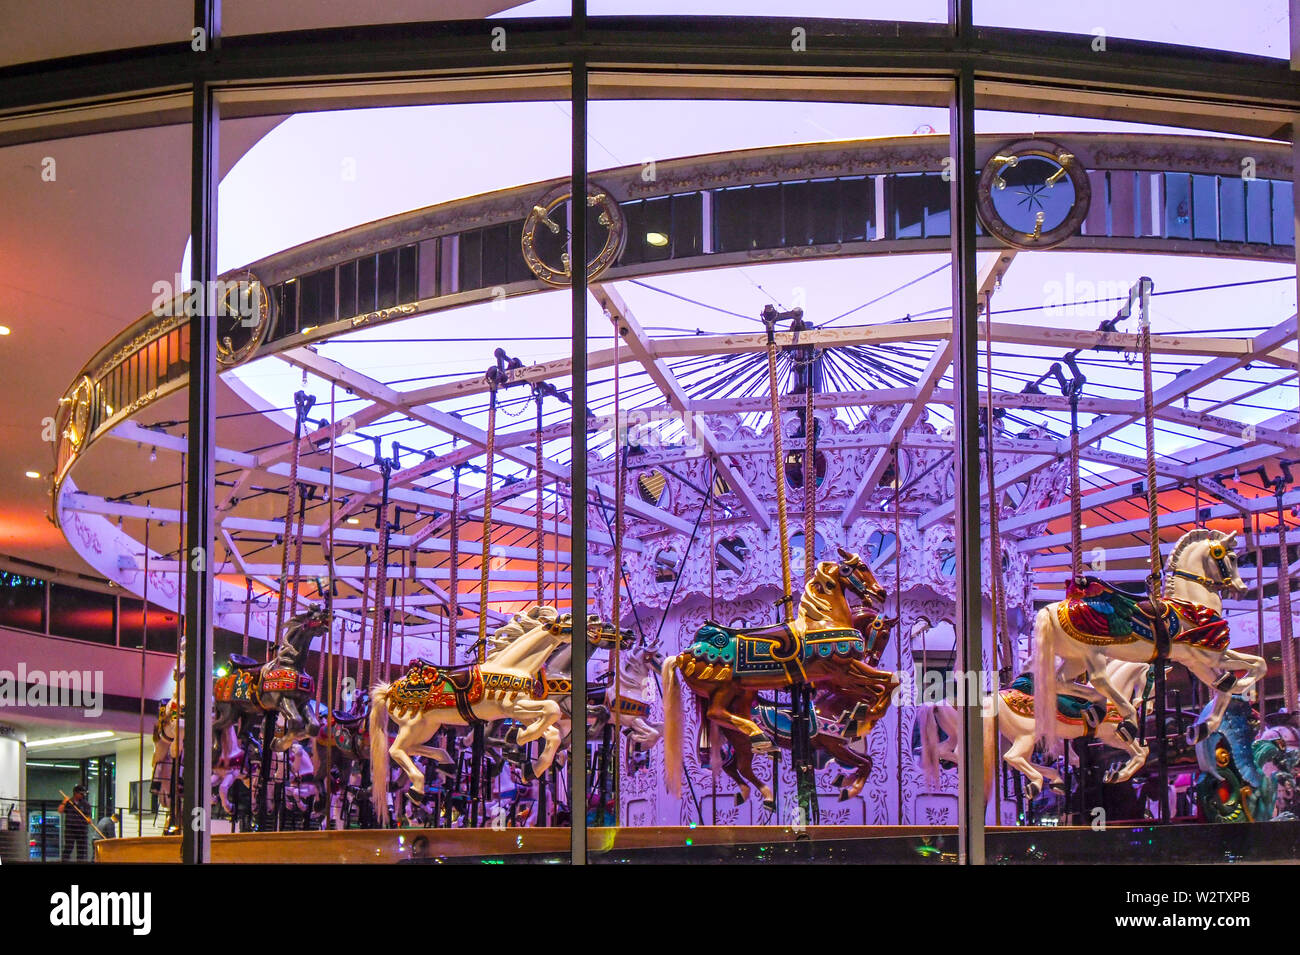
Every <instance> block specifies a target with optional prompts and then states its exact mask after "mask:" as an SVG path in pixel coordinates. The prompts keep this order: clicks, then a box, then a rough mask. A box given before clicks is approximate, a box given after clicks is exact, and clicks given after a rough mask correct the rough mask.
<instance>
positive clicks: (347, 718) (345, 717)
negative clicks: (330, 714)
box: [334, 710, 366, 727]
mask: <svg viewBox="0 0 1300 955" xmlns="http://www.w3.org/2000/svg"><path fill="white" fill-rule="evenodd" d="M365 718H366V714H365V713H345V712H344V711H343V710H335V711H334V722H335V723H338V724H341V725H343V726H348V727H352V726H356V725H357V724H358V723H360V722H361V721H362V720H364V719H365Z"/></svg>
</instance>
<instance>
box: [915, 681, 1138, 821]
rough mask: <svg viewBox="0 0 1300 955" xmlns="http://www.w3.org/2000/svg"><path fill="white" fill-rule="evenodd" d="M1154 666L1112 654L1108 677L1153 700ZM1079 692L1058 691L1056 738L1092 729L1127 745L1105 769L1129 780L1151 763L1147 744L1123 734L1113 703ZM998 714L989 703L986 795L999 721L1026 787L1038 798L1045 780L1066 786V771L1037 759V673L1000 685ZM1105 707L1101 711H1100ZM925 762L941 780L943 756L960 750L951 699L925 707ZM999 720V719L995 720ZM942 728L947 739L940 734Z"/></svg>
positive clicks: (932, 779) (929, 773)
mask: <svg viewBox="0 0 1300 955" xmlns="http://www.w3.org/2000/svg"><path fill="white" fill-rule="evenodd" d="M1154 677H1155V669H1154V668H1153V667H1152V666H1151V665H1150V664H1147V663H1131V662H1127V661H1124V660H1111V661H1110V662H1109V663H1107V664H1106V678H1107V680H1108V682H1109V683H1110V685H1111V686H1113V687H1115V688H1116V689H1117V690H1118V691H1119V692H1120V693H1122V694H1123V695H1124V697H1125V699H1128V700H1134V699H1136V700H1138V701H1139V702H1141V701H1143V700H1149V699H1150V698H1151V693H1152V691H1153V689H1154V682H1155V681H1154ZM1074 687H1075V688H1076V692H1075V693H1060V694H1057V697H1056V738H1057V739H1067V740H1069V739H1081V738H1082V737H1085V736H1088V735H1090V734H1095V736H1096V738H1097V739H1098V740H1100V741H1101V742H1103V743H1105V744H1106V745H1107V746H1111V747H1113V748H1115V749H1122V750H1127V751H1128V753H1129V759H1128V761H1127V762H1125V763H1124V764H1123V765H1118V764H1117V765H1115V766H1112V767H1111V768H1110V769H1108V770H1107V771H1106V782H1108V783H1122V782H1128V780H1130V779H1132V778H1133V776H1134V775H1136V773H1137V771H1138V770H1139V769H1141V768H1142V767H1143V766H1144V765H1146V761H1147V755H1148V748H1147V747H1146V746H1143V745H1142V744H1141V743H1139V742H1138V741H1137V740H1136V739H1129V740H1125V739H1123V738H1122V737H1121V736H1120V733H1119V724H1120V721H1121V720H1122V719H1123V717H1122V715H1121V714H1120V712H1119V710H1118V709H1117V708H1116V707H1114V706H1105V707H1103V706H1102V704H1100V703H1098V702H1097V701H1095V700H1091V699H1088V698H1087V697H1084V696H1081V695H1079V693H1080V692H1081V691H1082V690H1083V687H1081V686H1079V685H1078V684H1074ZM993 702H994V706H995V707H996V711H997V712H996V715H990V713H989V712H988V708H987V706H986V707H985V712H984V716H983V722H984V757H985V769H984V783H985V797H986V798H987V795H988V792H989V791H990V789H991V786H992V782H993V771H992V770H993V754H994V752H995V743H996V740H995V739H994V738H993V728H994V726H995V725H996V727H997V730H998V732H999V733H1001V735H1002V737H1003V739H1006V740H1008V741H1009V742H1010V744H1011V745H1010V746H1008V747H1007V750H1006V752H1005V753H1004V754H1003V756H1002V758H1003V759H1004V760H1006V762H1007V763H1008V764H1009V765H1010V766H1011V767H1012V768H1013V769H1016V770H1018V771H1019V772H1020V773H1022V774H1023V775H1024V777H1025V779H1026V781H1027V784H1026V792H1027V793H1028V794H1029V798H1030V799H1033V798H1034V797H1035V796H1037V795H1038V794H1039V793H1041V792H1042V791H1043V785H1044V782H1046V783H1047V785H1049V786H1050V787H1051V788H1052V789H1054V790H1056V791H1057V792H1062V791H1063V784H1062V781H1061V774H1060V773H1059V772H1057V771H1056V769H1054V768H1053V767H1051V766H1044V765H1040V764H1038V763H1035V762H1034V761H1033V759H1032V757H1033V755H1034V746H1035V744H1036V742H1037V740H1038V736H1037V733H1036V731H1035V722H1036V721H1035V718H1034V706H1035V694H1034V676H1033V674H1032V673H1022V674H1021V675H1020V676H1018V677H1017V678H1016V679H1015V680H1014V681H1013V682H1012V683H1011V685H1010V686H1008V687H1006V688H1004V689H1002V690H999V691H998V692H997V694H996V696H995V698H994V701H993ZM1099 710H1100V711H1101V712H1100V713H1098V712H1097V711H1099ZM920 719H921V768H922V772H923V773H924V775H925V778H926V780H927V781H928V782H929V783H930V785H932V786H937V785H938V783H939V773H940V760H943V761H945V762H950V763H956V762H957V761H958V757H959V755H960V752H961V747H960V739H961V715H960V714H959V713H958V712H957V708H956V707H955V706H953V704H952V703H949V702H943V703H936V704H932V705H930V706H924V707H922V708H921V713H920ZM995 721H996V722H995ZM941 733H942V734H943V737H942V739H941V738H940V734H941Z"/></svg>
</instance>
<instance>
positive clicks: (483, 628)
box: [478, 378, 497, 663]
mask: <svg viewBox="0 0 1300 955" xmlns="http://www.w3.org/2000/svg"><path fill="white" fill-rule="evenodd" d="M488 387H489V388H490V389H491V390H490V391H489V393H488V395H489V397H488V427H487V448H486V449H485V450H486V454H487V462H486V464H485V465H484V469H483V470H484V475H485V476H484V479H483V480H484V484H483V553H482V560H481V561H480V567H479V595H478V662H479V663H482V662H483V661H484V660H486V659H487V610H488V608H487V604H488V561H489V560H490V559H491V556H492V457H493V455H494V454H495V453H496V433H497V380H496V379H495V378H492V379H491V380H490V381H489V382H488Z"/></svg>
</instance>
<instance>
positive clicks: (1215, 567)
mask: <svg viewBox="0 0 1300 955" xmlns="http://www.w3.org/2000/svg"><path fill="white" fill-rule="evenodd" d="M1236 541H1237V535H1236V533H1235V532H1233V533H1227V534H1225V533H1223V532H1222V531H1217V530H1211V529H1209V528H1196V529H1194V530H1190V531H1188V532H1187V533H1186V534H1184V535H1183V536H1182V537H1180V538H1179V539H1178V543H1177V544H1175V545H1174V549H1173V551H1172V552H1171V553H1170V555H1169V559H1168V560H1167V561H1166V563H1165V576H1166V586H1165V593H1164V594H1163V596H1162V599H1161V603H1162V604H1163V605H1164V613H1163V615H1162V617H1161V619H1160V620H1157V619H1156V612H1155V610H1154V609H1153V608H1152V606H1151V604H1150V602H1149V601H1145V600H1140V599H1138V598H1137V597H1135V596H1133V595H1131V594H1127V593H1125V592H1124V591H1122V590H1117V589H1116V588H1114V587H1112V586H1111V585H1110V584H1107V583H1105V582H1103V581H1101V580H1098V579H1096V578H1095V577H1088V578H1085V579H1084V580H1083V581H1081V582H1071V583H1070V584H1069V585H1068V586H1067V589H1066V597H1065V599H1064V600H1060V601H1057V602H1055V603H1051V604H1048V605H1047V606H1046V607H1044V608H1043V609H1042V610H1040V611H1039V612H1038V617H1037V620H1036V621H1035V624H1034V664H1033V673H1034V695H1035V700H1034V712H1035V713H1036V714H1037V724H1036V727H1035V730H1036V732H1037V733H1038V734H1039V735H1041V736H1043V737H1044V738H1045V739H1047V740H1048V741H1049V742H1050V741H1051V739H1052V738H1053V734H1055V732H1056V727H1057V721H1056V720H1055V719H1053V718H1051V717H1050V716H1049V714H1051V713H1053V712H1054V710H1055V706H1054V703H1053V700H1052V697H1053V696H1055V695H1057V694H1065V695H1067V696H1070V695H1079V693H1080V692H1082V693H1083V694H1084V695H1085V696H1087V697H1088V698H1089V699H1093V700H1096V701H1097V702H1102V703H1104V702H1107V701H1109V702H1110V703H1112V704H1114V705H1115V706H1116V707H1117V708H1118V709H1119V712H1120V715H1121V719H1120V723H1119V726H1118V728H1117V731H1118V732H1119V734H1120V738H1121V739H1123V740H1126V741H1128V740H1132V739H1133V738H1134V737H1136V735H1137V711H1136V710H1135V709H1134V707H1133V704H1132V703H1131V702H1130V701H1129V700H1127V699H1125V698H1124V696H1123V695H1122V694H1121V693H1120V692H1119V691H1118V690H1116V688H1115V687H1114V686H1113V685H1111V683H1110V682H1109V681H1108V680H1107V677H1106V661H1107V660H1128V661H1131V662H1144V663H1145V662H1150V661H1151V660H1154V659H1155V656H1156V631H1157V629H1163V630H1164V632H1165V633H1166V634H1167V635H1168V638H1169V659H1170V660H1172V661H1174V662H1176V663H1182V664H1183V665H1185V666H1186V667H1187V669H1188V670H1190V671H1191V672H1192V674H1193V675H1194V676H1195V677H1196V678H1197V679H1198V680H1200V681H1201V682H1202V683H1204V684H1205V685H1206V686H1208V687H1210V688H1211V689H1213V690H1214V691H1215V692H1216V693H1217V696H1216V697H1215V699H1214V701H1213V706H1212V707H1211V710H1210V712H1209V714H1208V716H1207V718H1206V719H1205V721H1204V722H1198V723H1197V724H1196V725H1195V726H1193V727H1192V728H1191V730H1190V731H1189V732H1190V733H1192V734H1196V735H1195V736H1194V738H1189V742H1193V743H1194V742H1196V741H1197V740H1198V739H1204V738H1205V737H1206V736H1208V735H1209V734H1211V733H1213V732H1214V731H1216V730H1217V729H1218V728H1219V723H1220V721H1221V720H1222V719H1223V714H1224V712H1225V711H1226V709H1227V707H1228V701H1229V700H1230V699H1231V698H1232V696H1233V695H1234V694H1242V693H1245V692H1247V691H1248V690H1250V689H1251V688H1252V687H1253V686H1254V685H1255V684H1256V683H1258V682H1259V680H1260V679H1262V678H1263V676H1264V674H1265V672H1266V671H1267V669H1268V665H1267V664H1266V663H1265V662H1264V660H1263V659H1262V658H1261V657H1257V656H1254V655H1252V654H1249V653H1242V652H1241V651H1239V650H1234V649H1232V647H1231V646H1230V641H1229V634H1228V623H1227V621H1226V620H1224V619H1223V613H1222V612H1223V598H1222V592H1223V591H1224V590H1227V589H1232V590H1236V591H1237V592H1239V593H1240V592H1242V591H1244V590H1245V589H1246V585H1245V582H1244V581H1242V579H1241V575H1240V573H1239V572H1238V570H1237V554H1236V552H1235V550H1234V548H1235V547H1236ZM1058 658H1059V660H1060V663H1059V665H1058V662H1057V661H1058ZM1240 670H1245V671H1246V673H1245V675H1244V676H1241V677H1238V676H1237V671H1240ZM1080 671H1083V672H1084V673H1085V674H1086V677H1087V680H1088V684H1089V685H1088V686H1087V687H1079V686H1077V685H1076V684H1074V683H1073V682H1072V681H1071V680H1070V676H1072V675H1073V674H1075V673H1078V672H1080ZM1090 718H1092V719H1095V713H1094V714H1093V715H1092V716H1091V717H1090Z"/></svg>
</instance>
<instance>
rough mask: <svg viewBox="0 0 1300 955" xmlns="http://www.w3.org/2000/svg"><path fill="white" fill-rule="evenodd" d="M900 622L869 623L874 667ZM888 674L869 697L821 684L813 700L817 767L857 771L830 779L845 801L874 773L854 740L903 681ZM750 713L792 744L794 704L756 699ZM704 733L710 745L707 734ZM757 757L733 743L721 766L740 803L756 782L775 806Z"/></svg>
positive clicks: (778, 739)
mask: <svg viewBox="0 0 1300 955" xmlns="http://www.w3.org/2000/svg"><path fill="white" fill-rule="evenodd" d="M896 623H898V618H896V617H884V616H877V617H876V618H875V619H874V620H873V621H872V622H871V624H870V625H869V626H868V627H867V628H866V632H865V633H864V634H863V637H864V639H865V640H866V652H865V657H866V662H867V664H868V665H870V666H875V665H876V664H878V663H879V662H880V657H881V654H882V653H883V652H884V649H885V646H886V645H887V644H888V642H889V631H890V629H891V628H892V627H893V626H894V624H896ZM881 672H882V673H883V672H884V671H881ZM887 676H888V677H889V678H890V679H888V680H884V679H882V681H881V682H880V684H879V685H878V692H877V693H875V694H874V695H873V696H872V697H871V698H870V699H860V698H858V699H855V698H853V697H851V696H849V695H846V694H845V693H843V692H842V691H837V690H833V689H829V688H818V689H817V690H816V692H814V694H813V696H812V698H811V699H810V700H809V703H808V714H807V719H808V726H809V728H810V730H811V733H810V736H809V742H810V743H811V744H812V748H813V751H814V753H815V754H816V755H817V768H818V769H821V768H822V767H823V766H825V765H826V763H828V762H831V761H834V762H835V764H836V765H837V766H839V767H840V768H841V769H842V770H846V771H847V770H851V771H852V774H851V775H847V774H846V773H845V772H841V773H840V774H839V775H838V776H836V777H835V779H834V781H833V782H832V783H831V785H833V786H834V787H835V788H836V789H838V790H839V799H840V801H841V802H843V801H844V800H846V799H851V798H853V797H854V796H858V795H860V794H861V793H862V790H863V788H864V787H865V786H866V784H867V777H869V776H870V775H871V770H872V767H873V765H874V762H873V760H872V759H871V757H870V756H869V755H867V754H866V753H859V752H858V751H857V750H855V749H853V747H852V746H851V745H850V744H851V743H852V742H853V741H854V740H856V739H861V738H862V737H864V736H866V735H867V734H868V733H870V732H871V729H872V727H874V726H875V725H876V722H877V721H878V720H879V719H880V717H881V716H883V715H884V713H885V711H886V710H887V709H888V708H889V703H890V701H891V699H892V698H893V692H894V690H895V688H897V686H898V681H897V680H896V679H895V678H893V675H892V674H887ZM750 715H751V716H752V718H753V720H754V722H755V723H757V724H758V725H759V727H761V728H762V730H763V731H764V732H765V733H766V734H767V735H768V736H770V737H771V738H772V741H773V742H774V743H775V744H776V745H777V747H779V748H780V749H783V750H786V751H789V750H791V749H792V748H793V745H794V727H793V725H792V724H793V720H792V714H791V712H790V708H789V707H785V706H778V705H777V704H776V703H772V702H766V701H764V700H762V699H761V698H760V699H758V700H756V701H755V703H754V706H753V708H752V709H751V711H750ZM703 735H704V736H705V740H704V742H705V745H706V746H707V745H708V740H707V735H708V734H703ZM710 758H713V754H710ZM753 760H754V753H753V747H751V746H748V745H747V743H746V742H742V743H740V745H738V746H737V745H735V744H733V745H732V746H731V748H730V752H729V753H728V754H727V755H726V758H725V759H724V760H723V762H722V771H723V772H725V773H726V774H727V775H728V776H729V777H730V778H731V780H732V781H733V782H735V784H736V786H737V787H738V790H737V793H736V805H738V806H739V805H741V804H742V803H745V802H747V801H748V800H749V796H750V792H751V789H750V787H751V786H753V787H754V788H756V789H758V791H759V792H760V793H761V794H762V796H763V808H765V809H767V810H768V811H773V810H775V808H776V803H775V800H774V799H773V794H772V790H771V788H770V787H769V786H768V785H767V784H766V783H764V782H763V781H762V780H761V779H759V778H758V776H757V775H756V774H755V773H754V768H753Z"/></svg>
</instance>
